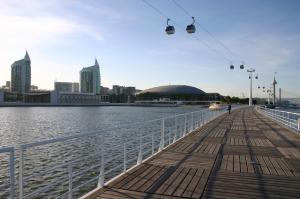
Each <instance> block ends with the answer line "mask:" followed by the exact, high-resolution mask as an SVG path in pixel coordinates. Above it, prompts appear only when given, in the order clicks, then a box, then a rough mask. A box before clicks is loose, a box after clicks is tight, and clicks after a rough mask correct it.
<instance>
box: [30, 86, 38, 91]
mask: <svg viewBox="0 0 300 199" xmlns="http://www.w3.org/2000/svg"><path fill="white" fill-rule="evenodd" d="M30 88H31V91H36V90H39V87H38V86H35V85H31V86H30Z"/></svg>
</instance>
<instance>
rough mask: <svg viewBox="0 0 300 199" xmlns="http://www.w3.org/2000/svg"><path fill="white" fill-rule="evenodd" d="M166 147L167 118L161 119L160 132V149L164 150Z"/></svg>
mask: <svg viewBox="0 0 300 199" xmlns="http://www.w3.org/2000/svg"><path fill="white" fill-rule="evenodd" d="M164 147H165V119H162V120H161V132H160V146H159V150H160V151H161V150H163V149H164Z"/></svg>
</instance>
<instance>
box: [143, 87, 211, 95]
mask: <svg viewBox="0 0 300 199" xmlns="http://www.w3.org/2000/svg"><path fill="white" fill-rule="evenodd" d="M145 93H148V94H158V95H203V94H205V92H204V91H202V90H200V89H198V88H196V87H192V86H186V85H168V86H159V87H154V88H150V89H146V90H143V91H141V92H139V93H138V94H139V95H140V94H145Z"/></svg>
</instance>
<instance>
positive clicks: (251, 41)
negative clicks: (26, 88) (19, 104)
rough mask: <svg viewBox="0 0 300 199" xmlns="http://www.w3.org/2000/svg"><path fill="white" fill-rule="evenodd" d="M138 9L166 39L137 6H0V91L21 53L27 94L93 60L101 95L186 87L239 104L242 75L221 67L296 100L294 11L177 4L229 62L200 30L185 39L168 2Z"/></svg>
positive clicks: (158, 0) (297, 29)
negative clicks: (26, 62)
mask: <svg viewBox="0 0 300 199" xmlns="http://www.w3.org/2000/svg"><path fill="white" fill-rule="evenodd" d="M147 1H148V2H149V3H151V4H153V5H154V6H156V7H157V8H159V9H160V10H161V11H163V12H164V13H165V14H166V15H167V16H168V17H170V18H171V19H173V20H174V21H175V22H176V23H177V24H179V25H180V27H178V26H176V25H175V28H176V34H174V35H172V36H170V35H166V34H165V33H164V28H165V25H166V19H165V18H164V17H163V16H161V15H159V14H158V13H156V12H155V11H154V10H153V9H151V8H150V7H148V6H147V5H146V4H145V3H143V1H142V0H94V1H93V0H89V1H78V0H49V1H39V0H24V1H21V0H10V1H4V0H1V1H0V8H1V12H0V26H1V31H0V43H1V45H0V84H4V83H5V81H6V80H9V79H10V65H11V64H12V63H13V62H14V61H15V60H18V59H21V58H22V57H23V56H24V55H25V49H27V50H28V52H29V55H30V57H31V60H32V84H34V85H38V86H39V87H40V88H44V89H53V84H54V83H53V82H54V80H55V79H56V80H57V81H78V79H79V70H80V69H81V68H82V67H85V66H89V65H92V64H93V63H94V58H95V57H97V58H98V61H99V64H100V67H101V75H102V85H103V86H107V87H111V86H112V85H114V84H118V85H125V86H136V87H137V88H139V89H145V88H150V87H154V86H159V85H167V84H186V85H191V86H195V87H198V88H200V89H202V90H204V91H206V92H219V93H221V94H223V95H235V96H240V97H241V96H243V95H244V96H248V92H249V89H248V88H249V79H248V74H247V73H246V72H245V71H241V70H234V71H231V70H229V62H228V60H226V59H224V57H226V58H228V59H230V60H232V61H233V63H234V64H235V65H239V64H240V62H241V61H244V62H245V64H246V66H247V67H252V68H255V69H256V70H257V72H258V75H259V80H257V81H254V87H255V88H256V87H257V85H261V86H262V85H264V86H269V85H270V83H271V82H272V78H273V75H274V72H277V79H278V82H279V86H280V87H282V88H283V90H286V91H289V93H291V94H292V95H294V96H300V89H299V86H300V64H299V63H300V56H299V54H300V12H299V10H300V1H297V0H288V1H285V0H243V1H241V0H226V1H223V0H210V1H208V0H207V1H204V0H177V2H178V3H180V4H181V5H182V6H183V7H184V8H185V9H186V10H188V11H189V13H191V14H192V15H194V16H195V18H196V20H197V22H199V23H201V24H203V25H204V26H205V27H206V28H207V29H208V30H209V31H210V32H212V33H213V34H214V35H215V37H216V38H218V39H219V40H221V41H222V42H223V43H224V44H225V45H226V46H227V47H228V48H229V49H231V51H233V52H234V53H235V54H236V55H232V54H231V53H229V52H228V51H227V50H226V49H224V48H222V47H221V46H220V45H219V44H218V43H216V42H215V41H214V40H213V39H212V38H211V37H210V36H209V35H208V34H207V33H206V32H205V31H204V30H203V29H201V27H199V26H197V34H196V37H197V38H198V39H195V37H194V36H192V35H189V34H187V33H186V32H184V31H183V30H182V29H181V27H185V26H186V25H187V24H190V23H191V19H190V18H189V17H188V16H186V15H185V13H183V12H182V10H180V9H179V8H178V7H176V6H175V4H174V3H173V2H172V1H171V0H164V1H162V0H147ZM171 23H172V22H171ZM203 43H205V44H203ZM206 45H209V46H210V47H211V48H214V49H216V50H217V51H218V52H219V54H222V56H220V55H219V54H216V53H215V52H214V51H212V50H211V49H210V48H208V47H207V46H206ZM254 95H255V96H256V95H258V96H262V92H261V91H257V89H256V90H255V91H254Z"/></svg>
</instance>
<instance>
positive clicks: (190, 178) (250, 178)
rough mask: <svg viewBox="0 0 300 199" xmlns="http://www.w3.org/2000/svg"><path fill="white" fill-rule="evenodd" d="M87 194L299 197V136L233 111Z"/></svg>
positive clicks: (247, 111)
mask: <svg viewBox="0 0 300 199" xmlns="http://www.w3.org/2000/svg"><path fill="white" fill-rule="evenodd" d="M88 198H97V199H100V198H166V199H168V198H300V136H299V135H296V134H295V133H293V132H291V131H289V130H287V129H285V128H283V127H281V126H279V125H278V124H276V123H274V122H273V121H271V120H270V119H268V118H266V117H264V116H262V115H260V114H259V113H257V112H256V111H255V110H254V109H252V108H243V109H239V110H235V111H233V112H232V114H230V115H227V114H226V115H225V116H221V117H219V118H217V119H216V120H214V121H212V122H210V123H208V124H206V125H204V126H203V127H202V128H200V129H199V130H196V131H195V132H193V133H191V134H189V135H188V136H187V137H185V138H184V139H182V140H181V141H178V142H177V143H175V144H173V145H171V146H170V147H168V148H166V149H165V150H163V151H162V152H160V153H159V154H157V155H156V156H154V157H152V158H151V159H149V160H148V161H146V162H144V163H142V164H141V165H139V166H138V167H136V168H134V169H133V170H131V171H129V172H127V173H126V174H124V175H122V176H121V177H119V178H117V179H116V180H114V181H113V182H111V183H110V184H108V185H107V186H106V187H104V188H102V189H100V190H98V191H97V192H95V193H94V194H92V195H90V196H89V197H88Z"/></svg>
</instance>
